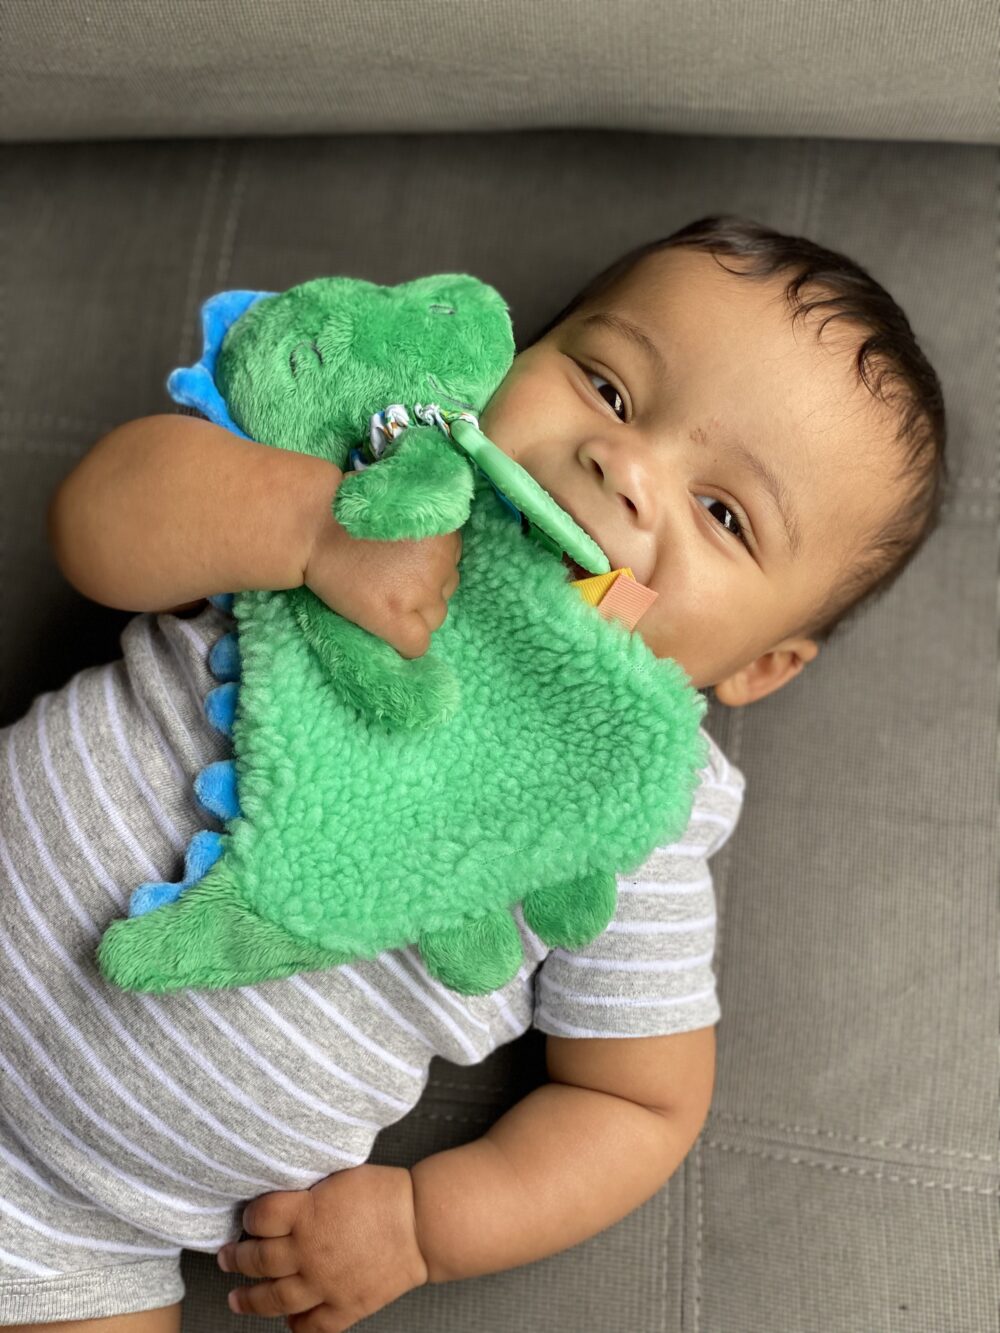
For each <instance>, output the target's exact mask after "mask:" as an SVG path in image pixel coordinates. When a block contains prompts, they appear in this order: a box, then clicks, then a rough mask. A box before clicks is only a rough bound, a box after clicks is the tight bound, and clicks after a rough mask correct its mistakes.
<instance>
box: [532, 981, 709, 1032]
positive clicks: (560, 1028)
mask: <svg viewBox="0 0 1000 1333" xmlns="http://www.w3.org/2000/svg"><path fill="white" fill-rule="evenodd" d="M712 994H714V990H713V992H712ZM688 1003H690V1001H688ZM538 1019H539V1020H540V1021H541V1022H543V1023H547V1024H548V1026H549V1027H553V1028H556V1029H557V1032H556V1036H563V1037H603V1038H607V1037H611V1038H632V1037H635V1036H636V1035H637V1034H636V1033H634V1032H609V1031H608V1029H607V1028H599V1029H598V1028H582V1027H579V1026H577V1024H575V1023H567V1022H566V1020H565V1019H564V1018H555V1017H554V1016H553V1015H552V1014H550V1013H549V1011H548V1010H547V1009H546V1007H545V1005H544V1004H542V1005H539V1008H538ZM699 1026H701V1027H708V1026H710V1024H707V1023H703V1024H699ZM682 1030H689V1031H694V1029H682ZM651 1035H653V1036H658V1035H661V1034H658V1033H653V1034H651Z"/></svg>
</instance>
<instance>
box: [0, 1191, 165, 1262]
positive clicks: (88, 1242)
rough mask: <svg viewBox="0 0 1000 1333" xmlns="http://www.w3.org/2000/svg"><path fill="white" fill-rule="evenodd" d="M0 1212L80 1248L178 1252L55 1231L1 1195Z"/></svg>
mask: <svg viewBox="0 0 1000 1333" xmlns="http://www.w3.org/2000/svg"><path fill="white" fill-rule="evenodd" d="M0 1213H6V1214H7V1216H8V1217H13V1218H14V1219H15V1221H17V1222H21V1223H23V1224H24V1226H26V1227H30V1228H31V1229H32V1231H38V1232H40V1233H41V1235H43V1236H48V1238H49V1240H57V1241H60V1242H61V1243H62V1244H63V1245H72V1246H73V1247H74V1248H77V1249H81V1250H102V1251H104V1252H105V1253H106V1254H166V1255H175V1254H178V1253H179V1251H178V1250H176V1249H172V1250H164V1249H160V1248H157V1247H154V1246H152V1245H129V1244H128V1242H127V1241H117V1242H116V1241H112V1240H100V1239H99V1238H98V1237H97V1236H74V1235H73V1234H72V1232H69V1231H57V1230H56V1228H55V1227H50V1226H47V1225H46V1223H44V1222H41V1221H39V1219H38V1218H37V1217H32V1216H31V1214H30V1213H26V1212H25V1211H24V1209H23V1208H18V1207H17V1205H16V1204H13V1203H11V1202H10V1200H9V1199H4V1198H2V1197H0Z"/></svg>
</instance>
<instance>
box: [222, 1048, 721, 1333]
mask: <svg viewBox="0 0 1000 1333" xmlns="http://www.w3.org/2000/svg"><path fill="white" fill-rule="evenodd" d="M547 1061H548V1069H549V1075H550V1077H551V1078H552V1080H553V1081H552V1082H550V1083H545V1084H543V1085H542V1086H541V1087H539V1088H536V1089H535V1090H534V1092H532V1093H529V1095H528V1096H527V1097H525V1098H524V1100H523V1101H520V1102H518V1103H517V1104H516V1105H515V1106H513V1107H512V1108H511V1109H510V1110H509V1111H508V1112H507V1113H506V1115H504V1116H502V1117H501V1118H500V1119H499V1120H498V1121H497V1122H496V1124H495V1125H493V1126H492V1127H491V1128H490V1129H489V1130H487V1132H486V1133H485V1134H484V1135H483V1137H482V1138H480V1139H474V1140H473V1141H472V1142H471V1143H465V1144H462V1145H461V1147H458V1148H450V1149H448V1150H447V1151H446V1152H439V1153H435V1154H434V1155H433V1156H432V1157H425V1158H424V1159H423V1161H421V1162H417V1164H416V1165H415V1166H413V1167H411V1168H410V1169H409V1170H408V1169H407V1168H405V1167H387V1166H371V1165H369V1164H366V1165H364V1166H358V1167H351V1168H349V1169H348V1170H344V1171H337V1172H335V1173H334V1174H333V1175H331V1176H326V1177H325V1178H324V1179H323V1180H321V1181H319V1182H318V1183H317V1184H316V1185H314V1186H313V1187H312V1188H311V1189H309V1190H294V1191H280V1192H277V1193H274V1194H264V1195H261V1196H260V1198H257V1199H254V1201H253V1202H252V1203H251V1204H250V1205H249V1206H248V1207H247V1208H246V1209H245V1210H244V1213H243V1226H244V1228H245V1230H246V1231H247V1232H248V1233H249V1235H250V1239H248V1240H243V1241H239V1242H233V1243H230V1244H228V1245H225V1246H223V1248H222V1250H220V1252H219V1265H220V1267H221V1268H223V1269H224V1270H225V1271H226V1272H229V1273H232V1272H237V1273H241V1274H243V1275H245V1276H246V1277H255V1278H265V1279H268V1278H269V1279H271V1280H270V1281H264V1282H260V1283H258V1284H257V1285H256V1286H254V1287H240V1288H238V1289H237V1290H236V1291H233V1292H231V1293H230V1307H231V1308H232V1309H234V1310H240V1311H242V1312H244V1313H247V1312H253V1313H255V1314H262V1315H280V1314H285V1315H290V1314H300V1313H302V1312H304V1311H306V1310H310V1311H313V1313H314V1317H316V1318H318V1317H319V1314H320V1309H321V1310H322V1317H323V1318H325V1319H326V1320H327V1324H325V1325H324V1327H329V1328H330V1329H331V1330H332V1329H336V1330H338V1333H339V1330H342V1329H348V1328H351V1327H353V1325H354V1323H355V1322H356V1321H357V1320H358V1319H363V1318H365V1317H367V1316H368V1315H370V1314H374V1313H375V1311H376V1310H379V1309H381V1308H382V1306H383V1305H386V1304H388V1303H389V1302H390V1301H394V1300H396V1299H397V1298H398V1297H399V1296H402V1295H403V1294H404V1293H405V1292H407V1291H409V1290H411V1289H412V1288H413V1287H418V1286H422V1285H423V1284H424V1283H426V1282H451V1281H454V1280H455V1279H457V1278H463V1277H475V1276H478V1275H479V1274H482V1273H494V1272H496V1271H498V1270H499V1269H503V1268H515V1267H517V1266H518V1265H519V1264H527V1263H531V1262H533V1261H534V1260H536V1259H543V1258H545V1256H546V1255H550V1254H555V1253H557V1252H558V1251H559V1250H564V1249H567V1248H568V1247H569V1246H571V1245H576V1244H579V1242H580V1241H583V1240H586V1239H587V1238H588V1237H590V1236H594V1235H596V1234H597V1232H599V1231H603V1230H604V1228H605V1227H609V1226H611V1225H612V1224H613V1223H614V1222H617V1221H618V1220H619V1219H620V1218H622V1217H624V1216H625V1215H626V1214H627V1213H630V1212H631V1211H632V1210H633V1209H635V1208H637V1207H638V1206H639V1205H640V1204H641V1203H644V1202H645V1200H647V1199H648V1198H650V1196H651V1195H653V1194H655V1193H656V1191H657V1190H658V1189H660V1187H661V1186H662V1185H663V1184H664V1182H665V1181H666V1180H667V1179H668V1178H669V1177H670V1176H672V1175H673V1173H674V1171H675V1170H676V1169H677V1167H678V1166H679V1165H680V1163H681V1162H682V1161H683V1160H684V1158H685V1156H686V1155H687V1153H688V1151H689V1150H690V1148H691V1146H692V1144H693V1143H694V1141H695V1139H696V1138H697V1137H698V1134H699V1132H700V1130H701V1127H702V1124H703V1123H704V1120H705V1117H706V1115H707V1114H708V1107H709V1103H710V1101H711V1097H712V1084H713V1081H714V1077H715V1029H714V1028H701V1029H699V1030H698V1031H697V1032H684V1033H678V1034H677V1035H675V1036H663V1037H634V1038H623V1039H617V1038H582V1039H568V1038H563V1037H551V1036H550V1037H549V1038H548V1046H547ZM317 1327H318V1323H317Z"/></svg>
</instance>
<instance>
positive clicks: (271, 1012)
mask: <svg viewBox="0 0 1000 1333" xmlns="http://www.w3.org/2000/svg"><path fill="white" fill-rule="evenodd" d="M240 993H241V994H242V995H243V996H244V998H245V999H247V1000H249V1001H250V1003H251V1004H252V1005H254V1006H255V1007H256V1008H257V1009H259V1010H260V1011H261V1013H262V1014H265V1015H266V1016H267V1018H268V1019H269V1020H270V1022H271V1023H273V1024H274V1026H275V1027H276V1028H277V1029H278V1031H279V1032H283V1033H284V1035H285V1036H286V1037H287V1038H288V1040H289V1041H290V1042H291V1043H292V1045H293V1046H295V1047H297V1048H298V1049H299V1050H300V1051H305V1053H306V1054H307V1055H308V1056H309V1058H310V1059H311V1060H312V1061H313V1063H314V1064H316V1065H318V1066H319V1067H320V1069H325V1070H326V1071H327V1073H329V1074H333V1075H334V1077H335V1078H339V1079H340V1081H341V1082H342V1083H346V1084H347V1086H348V1087H349V1088H354V1089H355V1090H356V1091H358V1092H364V1093H367V1094H368V1095H369V1096H370V1097H373V1098H374V1099H375V1101H378V1102H381V1103H382V1105H383V1106H391V1107H392V1109H393V1110H394V1111H400V1112H401V1113H402V1114H403V1115H405V1114H406V1112H407V1111H408V1110H409V1109H410V1105H411V1104H410V1102H406V1101H403V1099H402V1098H400V1097H394V1096H392V1094H391V1093H387V1092H383V1091H382V1090H381V1089H380V1088H376V1087H375V1085H374V1084H372V1083H369V1082H367V1080H365V1079H363V1078H358V1077H357V1075H356V1074H352V1073H351V1072H350V1071H349V1070H347V1069H344V1068H343V1066H342V1065H338V1064H337V1062H336V1061H335V1060H331V1059H330V1057H329V1056H328V1055H327V1054H326V1052H325V1051H323V1050H321V1049H320V1048H319V1047H318V1046H317V1045H316V1043H315V1042H313V1041H310V1040H309V1038H308V1037H307V1036H306V1035H305V1033H304V1032H300V1031H299V1030H298V1028H296V1027H293V1026H292V1024H291V1023H289V1021H288V1020H287V1018H283V1017H282V1015H281V1014H279V1013H278V1011H277V1009H275V1008H274V1007H273V1006H272V1005H270V1004H268V1002H267V1001H266V1000H265V999H264V998H263V996H261V995H259V994H258V993H257V992H256V991H255V990H251V989H250V988H249V987H245V986H244V987H242V988H241V991H240ZM344 1119H345V1120H346V1121H348V1123H350V1124H353V1125H357V1126H358V1127H359V1128H361V1129H374V1130H375V1131H376V1132H377V1131H378V1130H379V1129H381V1125H377V1124H375V1123H374V1122H373V1121H371V1120H358V1119H356V1118H355V1117H354V1116H346V1115H345V1116H344Z"/></svg>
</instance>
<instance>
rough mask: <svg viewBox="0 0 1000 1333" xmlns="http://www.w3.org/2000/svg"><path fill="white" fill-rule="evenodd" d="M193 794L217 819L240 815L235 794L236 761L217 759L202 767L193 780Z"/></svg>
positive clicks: (227, 818) (233, 817)
mask: <svg viewBox="0 0 1000 1333" xmlns="http://www.w3.org/2000/svg"><path fill="white" fill-rule="evenodd" d="M194 794H195V796H197V798H198V801H199V803H200V804H201V805H203V806H204V807H205V809H206V810H207V811H208V812H209V813H210V814H213V815H216V816H217V817H218V818H219V819H222V820H224V821H228V820H230V819H235V818H236V817H237V815H241V814H242V813H243V811H242V810H241V809H240V803H239V799H238V797H237V795H236V763H235V761H234V760H232V759H219V760H217V761H216V762H215V763H214V764H209V765H208V767H207V768H203V769H202V770H201V772H200V773H199V774H198V776H197V777H196V778H195V780H194Z"/></svg>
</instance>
